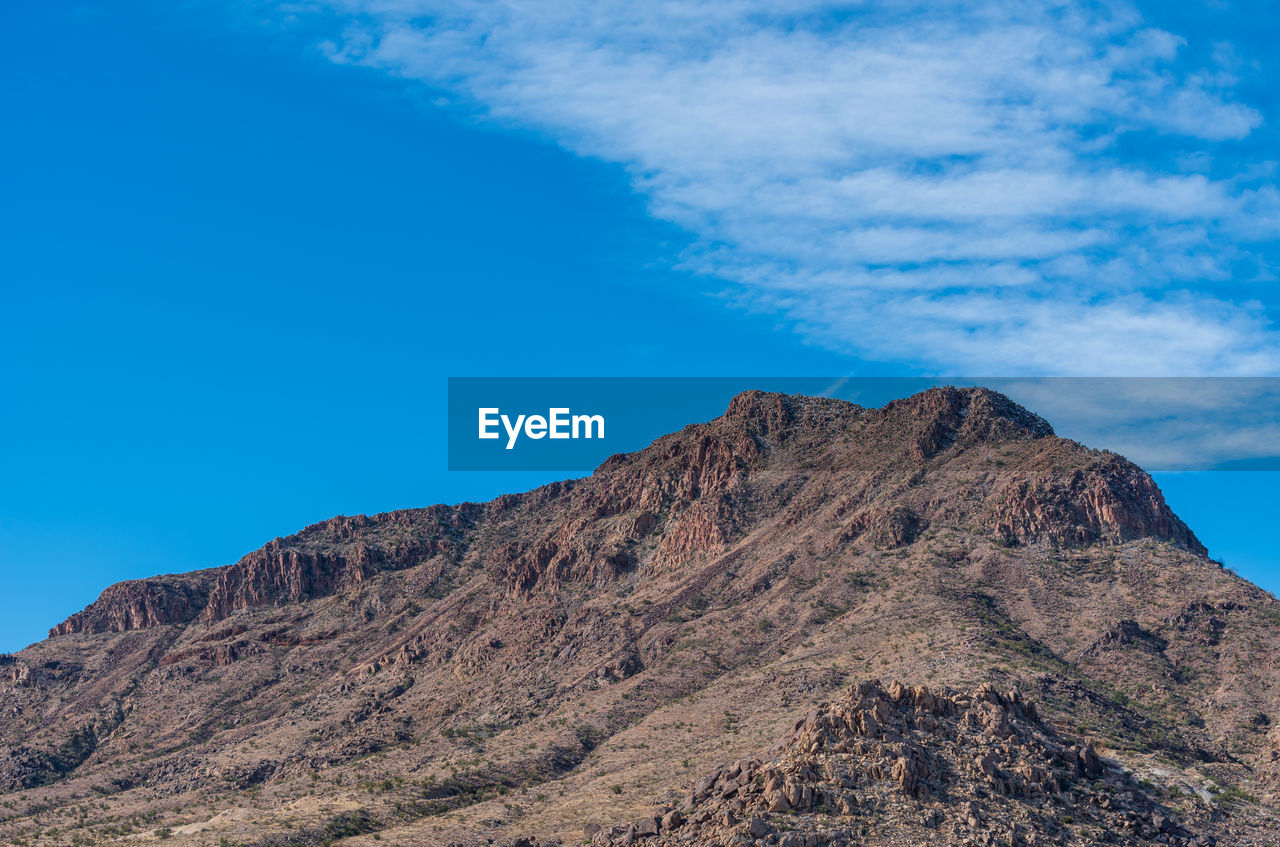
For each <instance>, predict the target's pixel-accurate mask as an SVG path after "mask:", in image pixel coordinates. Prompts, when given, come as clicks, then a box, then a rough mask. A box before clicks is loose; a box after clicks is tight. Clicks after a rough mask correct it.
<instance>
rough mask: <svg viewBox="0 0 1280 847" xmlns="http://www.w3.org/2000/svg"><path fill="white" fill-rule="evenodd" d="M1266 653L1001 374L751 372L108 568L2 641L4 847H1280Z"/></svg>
mask: <svg viewBox="0 0 1280 847" xmlns="http://www.w3.org/2000/svg"><path fill="white" fill-rule="evenodd" d="M1240 531H1242V532H1245V531H1248V528H1247V527H1241V528H1240ZM1278 645H1280V603H1277V601H1276V599H1275V598H1273V597H1271V596H1270V595H1269V594H1267V593H1265V592H1263V591H1261V590H1260V589H1258V588H1256V587H1255V586H1253V585H1251V584H1249V583H1248V582H1246V581H1244V580H1242V579H1239V578H1238V577H1236V576H1234V575H1233V574H1231V573H1230V572H1228V571H1226V570H1224V569H1223V568H1222V567H1221V566H1220V565H1219V564H1217V563H1215V562H1213V561H1212V560H1210V559H1209V558H1208V557H1207V554H1206V550H1205V548H1204V546H1203V545H1202V544H1201V543H1200V542H1199V541H1198V540H1197V539H1196V537H1195V535H1194V534H1193V533H1192V532H1191V530H1190V529H1188V527H1187V526H1186V525H1185V524H1184V523H1183V522H1182V521H1181V520H1179V519H1178V518H1177V516H1175V515H1174V514H1173V513H1172V512H1171V511H1170V509H1169V508H1168V506H1167V505H1166V503H1165V501H1164V498H1163V497H1162V495H1161V494H1160V491H1159V489H1158V488H1157V486H1156V485H1155V484H1154V482H1153V481H1152V480H1151V478H1150V477H1149V476H1148V475H1147V474H1146V473H1144V472H1143V471H1142V470H1141V469H1140V468H1138V467H1136V466H1135V465H1133V464H1132V463H1130V462H1128V461H1126V460H1125V459H1123V458H1122V457H1120V456H1117V455H1115V454H1112V453H1109V452H1106V451H1099V450H1092V449H1089V448H1086V447H1084V446H1082V445H1080V444H1077V443H1075V442H1073V441H1069V440H1066V439H1062V438H1058V437H1056V436H1055V435H1054V433H1053V429H1052V427H1051V426H1050V425H1049V424H1048V423H1047V422H1045V421H1044V420H1043V419H1041V418H1040V417H1038V416H1036V415H1034V414H1032V413H1031V412H1028V411H1027V410H1025V409H1023V408H1021V407H1019V406H1017V405H1015V404H1014V403H1012V402H1011V401H1009V400H1008V399H1007V398H1005V397H1003V396H1001V395H999V394H995V393H993V392H990V391H986V390H983V389H963V390H961V389H952V388H945V389H931V390H929V391H926V392H924V393H922V394H918V395H916V396H914V397H910V398H907V399H904V400H899V401H895V402H893V403H890V404H888V405H887V406H885V407H883V408H880V409H866V408H861V407H859V406H856V405H852V404H849V403H845V402H842V401H837V400H829V399H822V398H813V397H800V396H785V395H778V394H765V393H760V392H747V393H745V394H741V395H739V396H738V397H736V398H734V400H733V401H732V403H731V404H730V406H729V408H728V410H727V411H726V413H725V414H724V416H722V417H720V418H718V419H716V420H714V421H711V422H709V423H705V424H696V425H691V426H688V427H685V428H684V429H683V430H681V431H679V432H676V433H672V434H670V435H667V436H664V437H662V438H659V439H658V440H657V441H655V442H654V443H653V444H651V445H650V446H648V447H646V448H645V449H643V450H640V451H638V452H636V453H632V454H626V455H619V456H614V457H612V458H610V459H609V460H607V461H606V462H605V463H604V464H603V465H601V466H600V468H598V469H597V470H596V472H595V473H594V474H592V475H591V476H590V477H588V478H585V479H581V480H573V481H566V482H561V483H555V484H552V485H548V486H545V487H543V488H539V489H537V490H534V491H531V492H528V493H525V494H512V495H507V496H503V497H499V498H498V499H496V500H494V501H492V502H489V503H485V504H473V503H464V504H461V505H457V506H433V507H430V508H425V509H406V510H402V511H396V512H389V513H386V514H381V515H374V516H368V517H366V516H359V517H338V518H333V519H331V520H328V521H325V522H323V523H319V524H316V525H314V526H311V527H308V528H307V529H304V530H302V531H301V532H299V533H297V534H295V535H291V536H288V537H285V538H277V539H275V540H274V541H271V542H269V543H268V544H267V545H265V546H264V547H262V548H261V549H259V550H256V551H254V552H252V553H249V554H248V555H246V556H245V557H244V558H242V559H241V560H240V561H238V562H236V563H234V564H231V565H227V566H224V567H219V568H212V569H209V570H204V571H197V572H194V573H189V574H182V575H175V576H160V577H154V578H151V579H144V580H136V581H132V582H125V583H120V584H118V585H113V586H111V587H109V588H107V589H106V590H105V591H104V592H103V593H102V596H101V597H100V598H99V599H98V600H97V601H96V602H95V603H93V604H92V605H90V606H89V607H88V608H86V609H85V610H84V611H82V612H79V613H77V614H75V615H72V616H71V617H70V618H68V619H67V620H66V621H64V622H62V623H61V624H59V625H57V626H55V627H54V628H53V629H52V630H51V631H50V637H49V638H48V639H47V640H46V641H43V642H41V643H39V644H36V645H33V646H31V647H29V648H27V649H26V650H23V651H21V652H19V653H17V654H14V655H11V656H3V657H0V714H2V715H3V720H2V721H0V792H3V794H0V841H5V840H7V841H9V842H11V843H15V844H23V845H37V844H40V845H44V844H48V845H55V844H56V845H64V844H65V845H79V844H114V843H120V844H149V843H152V842H159V841H165V842H167V843H172V844H184V845H185V844H190V845H263V847H266V845H317V844H333V843H338V842H340V843H342V844H343V845H373V844H395V845H446V844H463V845H471V844H488V843H494V844H519V843H524V844H533V843H538V844H550V843H556V842H559V843H563V844H580V843H583V842H584V841H590V842H591V843H595V844H621V843H632V842H635V841H639V842H644V841H646V840H648V841H651V842H652V843H654V844H748V843H751V844H755V843H763V844H775V845H789V847H796V845H811V844H827V843H847V844H865V845H888V844H992V845H994V844H1005V845H1022V844H1028V845H1029V844H1092V843H1119V844H1146V843H1167V844H1194V845H1207V844H1215V843H1216V844H1222V845H1249V844H1258V845H1262V844H1275V843H1277V835H1276V829H1275V828H1276V826H1277V824H1278V823H1280V820H1278V818H1277V814H1276V811H1275V804H1276V801H1277V799H1278V798H1280V788H1278V786H1280V728H1276V727H1273V725H1272V722H1273V721H1274V720H1276V719H1277V718H1280V685H1278V684H1280V668H1278V666H1277V659H1276V653H1277V651H1276V648H1277V646H1278ZM881 680H884V681H885V682H881ZM895 680H896V681H895ZM779 798H782V799H781V800H780V799H779Z"/></svg>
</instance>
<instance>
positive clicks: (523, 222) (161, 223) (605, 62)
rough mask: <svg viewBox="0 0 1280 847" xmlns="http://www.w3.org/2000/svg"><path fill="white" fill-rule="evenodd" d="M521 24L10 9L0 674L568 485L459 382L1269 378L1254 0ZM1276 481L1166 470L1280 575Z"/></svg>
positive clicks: (491, 18) (708, 10)
mask: <svg viewBox="0 0 1280 847" xmlns="http://www.w3.org/2000/svg"><path fill="white" fill-rule="evenodd" d="M536 7H537V8H538V15H537V16H536V17H528V16H522V13H520V12H518V11H517V10H516V7H511V6H500V5H497V4H471V3H463V2H441V3H425V2H424V3H417V2H410V0H379V1H378V2H361V1H360V0H343V2H338V1H337V0H335V2H318V3H306V4H288V5H286V4H272V3H246V4H218V3H200V2H194V3H183V4H160V3H154V4H153V3H148V2H138V3H131V4H100V5H98V4H92V3H88V4H65V3H57V2H53V3H45V4H28V6H27V7H25V8H22V9H17V10H14V11H13V12H11V14H10V16H9V19H8V24H9V25H8V26H7V27H6V31H5V34H4V35H3V38H4V39H5V45H4V51H3V56H4V59H3V62H4V79H5V85H4V86H3V87H2V88H0V108H2V109H3V114H4V115H5V123H4V126H5V130H4V132H0V226H2V227H3V233H4V235H3V237H2V238H0V280H3V284H4V293H5V298H4V308H3V310H0V352H2V353H3V355H4V359H5V361H6V362H7V363H9V367H8V368H6V370H5V374H4V376H3V378H2V379H3V390H2V391H0V438H2V439H3V443H4V444H5V445H6V448H5V452H4V454H3V455H0V478H2V479H3V480H4V485H3V486H2V487H0V570H2V571H3V576H4V582H5V591H4V592H3V593H0V650H4V649H16V648H19V647H21V646H23V645H24V644H26V643H28V642H30V641H32V640H36V639H38V638H39V637H41V636H42V635H43V633H44V631H45V630H46V629H47V628H48V627H49V626H50V625H52V624H53V623H56V622H57V621H58V620H60V619H61V618H63V617H64V616H65V615H67V614H68V613H70V612H73V611H75V610H77V609H79V608H80V607H82V606H83V605H84V604H85V603H87V602H89V601H90V600H92V599H93V597H94V596H96V594H97V592H98V591H99V590H101V588H102V587H103V586H104V585H106V584H107V583H109V582H112V581H115V580H118V579H123V578H131V577H139V576H146V575H150V574H154V573H158V572H172V571H181V570H188V569H192V568H196V567H204V566H210V565H217V564H224V563H227V562H230V561H233V560H235V559H236V558H238V557H239V556H240V555H241V554H243V553H244V552H246V551H248V550H250V549H252V548H254V547H256V546H258V545H260V544H261V543H262V542H264V541H265V540H267V539H269V538H271V537H273V536H276V535H282V534H286V533H288V532H291V531H293V530H295V529H297V528H298V527H300V526H302V525H304V524H307V523H310V522H312V521H315V520H319V519H322V518H324V517H327V516H329V515H332V514H337V513H349V514H350V513H359V512H375V511H380V510H384V509H390V508H396V507H402V506H406V505H421V504H428V503H433V502H439V501H457V500H462V499H479V498H486V497H489V496H492V495H493V494H496V493H499V492H500V491H503V490H509V489H512V488H523V487H528V486H530V485H533V484H536V483H538V482H540V481H543V480H545V479H547V478H550V477H551V476H554V475H547V474H543V475H527V476H518V475H506V474H482V473H477V474H459V473H455V474H449V473H448V472H447V471H445V469H444V467H445V459H444V456H445V445H444V439H443V433H444V420H443V405H444V399H445V392H444V386H445V378H446V377H447V376H450V375H466V374H474V375H478V374H528V375H535V374H566V375H568V374H584V375H589V374H604V375H609V374H644V375H652V374H689V375H694V374H706V375H723V374H744V373H749V374H759V375H804V374H885V373H894V374H897V373H908V374H921V373H923V374H929V373H976V372H984V373H999V374H1040V373H1046V374H1048V373H1054V374H1058V373H1061V374H1119V375H1130V374H1174V375H1225V374H1232V375H1236V374H1244V375H1276V374H1277V372H1278V371H1280V341H1278V339H1280V336H1277V334H1276V332H1275V330H1274V328H1273V326H1272V321H1273V319H1274V318H1275V312H1276V298H1275V295H1274V293H1273V292H1274V286H1275V282H1274V260H1275V234H1276V229H1277V227H1280V201H1278V200H1277V195H1276V188H1275V182H1276V174H1275V170H1274V168H1275V163H1274V161H1273V151H1274V150H1275V149H1277V144H1276V142H1277V140H1278V139H1277V136H1276V130H1275V123H1276V117H1277V105H1276V100H1275V98H1276V93H1275V92H1276V91H1277V90H1280V86H1277V84H1276V83H1277V70H1276V67H1275V66H1274V63H1273V62H1272V60H1271V58H1270V56H1269V55H1268V52H1267V46H1268V45H1269V43H1270V41H1271V40H1272V38H1273V36H1274V34H1275V32H1276V30H1277V27H1276V24H1277V17H1276V15H1277V13H1276V12H1275V11H1274V10H1273V9H1272V8H1270V7H1269V6H1268V5H1267V4H1264V3H1254V4H1239V3H1232V4H1225V3H1222V4H1218V3H1214V4H1210V3H1201V2H1196V3H1164V4H1151V5H1150V6H1147V5H1139V6H1132V5H1110V4H1088V5H1085V4H1074V3H1049V4H1034V3H1033V4H1021V3H1020V4H1005V3H999V2H994V3H983V4H960V3H956V4H949V3H944V4H933V5H931V7H930V10H931V11H930V14H928V15H925V14H924V12H923V7H914V6H912V5H911V4H892V11H884V10H883V9H881V7H879V6H878V5H877V4H865V5H858V6H856V7H834V6H829V5H827V4H818V3H814V4H808V5H796V4H787V5H786V7H785V8H786V10H787V11H786V12H785V13H783V12H779V11H778V8H779V7H778V6H777V5H775V4H771V3H766V2H750V1H749V0H742V1H741V2H738V0H730V1H729V2H724V3H719V4H691V3H678V2H673V3H669V4H663V5H661V6H656V5H653V4H616V5H615V4H612V3H585V2H584V3H574V4H556V3H553V4H536ZM522 8H523V7H522ZM653 9H659V10H660V11H661V14H660V15H659V14H658V13H657V12H653V11H649V10H653ZM1099 446H1105V445H1099ZM1273 476H1274V475H1272V474H1265V473H1231V474H1227V473H1211V474H1181V475H1177V476H1172V475H1160V477H1159V479H1160V482H1161V484H1162V485H1164V486H1165V487H1166V488H1167V490H1168V491H1169V496H1170V500H1171V502H1173V504H1174V506H1175V508H1178V509H1179V510H1180V511H1181V513H1182V514H1183V515H1184V517H1186V518H1187V519H1188V520H1189V522H1190V523H1191V524H1192V526H1193V527H1194V528H1195V529H1196V530H1197V531H1198V532H1199V533H1200V534H1201V536H1202V537H1204V538H1205V539H1206V541H1207V542H1208V543H1209V546H1210V547H1211V549H1212V550H1213V552H1214V553H1215V554H1219V555H1222V556H1223V557H1224V558H1226V559H1227V563H1228V565H1233V566H1236V567H1237V568H1238V569H1240V570H1241V571H1242V572H1244V573H1246V574H1247V575H1249V576H1250V577H1251V578H1253V579H1255V580H1256V581H1259V582H1260V583H1262V584H1264V585H1267V586H1268V587H1270V588H1272V590H1276V589H1278V588H1280V578H1278V576H1277V570H1276V568H1275V565H1274V557H1273V556H1272V555H1271V553H1270V550H1272V549H1275V546H1276V541H1277V539H1276V538H1275V534H1274V533H1271V534H1270V535H1268V534H1267V530H1265V527H1266V526H1267V525H1268V524H1269V523H1270V521H1269V519H1268V517H1267V516H1268V515H1269V514H1270V510H1271V509H1272V508H1273V507H1274V505H1275V496H1274V494H1273V493H1272V492H1273V491H1274V490H1275V484H1274V479H1273ZM1250 510H1253V511H1252V512H1250ZM1245 517H1252V518H1253V519H1250V520H1248V521H1245V520H1244V518H1245ZM1242 526H1244V527H1249V528H1250V531H1249V532H1242V531H1241V527H1242ZM1258 527H1264V529H1263V530H1261V531H1254V530H1257V528H1258Z"/></svg>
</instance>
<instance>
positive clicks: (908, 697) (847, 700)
mask: <svg viewBox="0 0 1280 847" xmlns="http://www.w3.org/2000/svg"><path fill="white" fill-rule="evenodd" d="M1064 820H1067V821H1071V823H1072V825H1071V826H1064V825H1063V821H1064ZM1117 834H1118V835H1117ZM889 836H892V840H893V843H935V844H940V845H944V844H945V845H950V844H957V845H958V844H982V843H1005V844H1039V843H1054V844H1079V845H1085V844H1096V843H1101V842H1102V841H1103V840H1105V841H1106V843H1113V844H1115V843H1118V844H1131V845H1138V844H1148V843H1153V842H1154V841H1157V840H1158V841H1159V842H1160V843H1164V844H1174V845H1185V844H1191V843H1201V842H1195V841H1194V840H1193V839H1194V838H1195V836H1194V835H1193V833H1191V832H1189V831H1188V830H1187V829H1185V828H1184V827H1183V825H1181V824H1180V823H1179V822H1178V821H1177V820H1175V819H1174V817H1173V816H1172V815H1171V813H1170V812H1169V811H1168V809H1166V808H1165V807H1164V806H1163V805H1162V804H1161V803H1160V802H1159V801H1158V800H1157V799H1155V798H1153V797H1152V796H1150V795H1149V794H1148V793H1146V790H1145V789H1144V787H1143V786H1142V785H1140V784H1139V783H1137V782H1135V781H1133V780H1131V779H1130V778H1129V777H1128V775H1127V774H1126V773H1124V772H1123V771H1122V770H1121V769H1118V768H1113V767H1111V766H1109V765H1108V764H1107V763H1106V762H1105V761H1104V760H1103V759H1101V758H1100V757H1099V756H1098V754H1097V752H1096V750H1095V749H1094V747H1093V745H1092V744H1088V743H1085V744H1078V743H1071V742H1069V741H1066V740H1064V739H1062V738H1060V737H1059V736H1058V734H1057V733H1056V732H1055V731H1054V730H1053V729H1052V728H1051V727H1049V726H1047V725H1046V724H1045V723H1043V722H1042V721H1041V719H1040V717H1039V714H1038V712H1037V710H1036V708H1035V706H1034V705H1033V704H1032V703H1030V702H1028V701H1027V700H1025V699H1024V698H1023V697H1022V696H1021V695H1020V694H1018V692H1016V691H1009V692H1001V691H999V690H997V689H996V688H995V687H994V686H992V685H990V684H987V685H983V686H981V687H979V688H977V689H976V690H974V691H972V692H968V693H955V692H950V691H940V692H931V691H929V690H928V689H927V688H925V687H924V686H909V685H903V684H901V683H897V682H893V683H890V684H889V685H887V686H883V685H881V684H880V683H879V682H878V681H875V680H872V681H869V682H863V683H860V684H857V685H854V686H853V687H851V688H850V689H849V691H848V693H847V695H846V696H845V697H844V698H842V699H840V700H837V701H835V702H832V703H829V704H827V705H824V706H821V707H819V708H817V709H814V710H813V711H811V712H809V713H808V714H807V715H805V716H804V717H802V718H800V719H798V720H797V721H796V723H795V725H794V727H793V728H792V730H791V732H789V733H788V734H787V735H786V736H785V737H784V738H783V739H782V740H781V741H780V742H779V743H778V744H777V745H775V746H774V748H772V749H771V750H770V751H769V752H768V753H767V754H766V756H765V757H764V758H753V759H747V760H742V761H737V762H733V763H731V764H727V765H724V766H722V767H721V768H719V769H718V770H716V771H715V772H713V773H710V774H708V775H707V776H705V777H703V778H702V779H701V780H700V781H699V782H698V783H697V784H696V785H695V786H694V787H693V789H692V791H691V793H690V794H689V796H688V797H687V799H686V800H685V802H684V803H683V805H682V806H681V807H680V808H676V809H669V810H666V809H659V810H658V815H657V816H655V817H646V818H644V819H643V820H641V821H639V822H637V823H632V824H628V825H621V826H615V827H613V828H611V829H604V830H598V831H595V832H594V833H593V834H592V837H591V843H592V844H595V845H620V844H629V843H632V842H633V841H635V840H639V839H645V840H644V843H646V844H653V845H672V846H673V847H674V845H680V844H689V843H696V844H756V843H761V841H760V840H763V841H764V842H765V843H769V844H778V845H783V844H790V845H807V844H823V845H852V844H860V843H864V842H865V843H877V844H879V843H887V842H885V841H882V840H880V839H881V838H886V837H889ZM902 838H906V839H907V840H906V841H900V840H899V839H902ZM757 839H760V840H757ZM1041 839H1043V840H1041Z"/></svg>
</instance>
